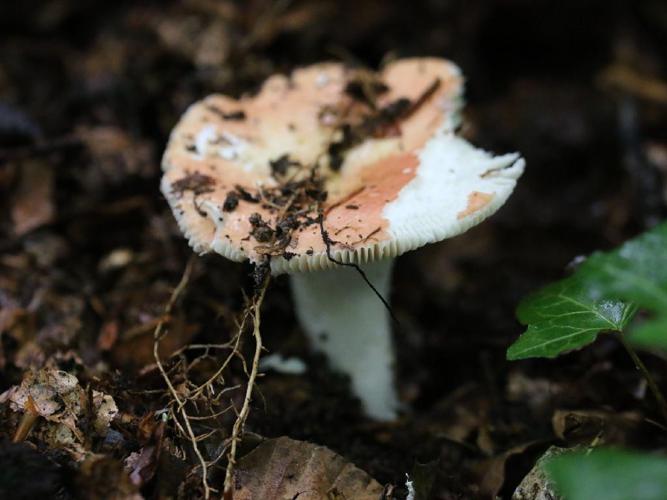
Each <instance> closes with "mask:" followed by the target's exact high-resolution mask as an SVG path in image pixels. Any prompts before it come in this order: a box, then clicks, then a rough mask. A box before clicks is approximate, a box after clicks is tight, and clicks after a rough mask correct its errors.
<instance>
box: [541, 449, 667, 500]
mask: <svg viewBox="0 0 667 500" xmlns="http://www.w3.org/2000/svg"><path fill="white" fill-rule="evenodd" d="M545 468H546V470H547V473H548V474H549V476H550V477H551V479H552V480H553V481H554V483H555V484H556V488H557V490H558V492H559V493H560V494H561V495H563V497H564V498H567V499H568V500H591V499H592V498H604V499H605V500H664V499H666V498H667V458H663V457H658V456H652V455H645V454H639V453H634V452H627V451H620V450H603V449H600V450H595V451H593V452H591V453H589V454H586V453H568V454H566V455H561V456H559V457H555V458H553V459H551V460H549V461H548V462H547V464H546V466H545Z"/></svg>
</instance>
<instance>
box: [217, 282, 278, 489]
mask: <svg viewBox="0 0 667 500" xmlns="http://www.w3.org/2000/svg"><path fill="white" fill-rule="evenodd" d="M270 280H271V276H270V275H269V276H267V277H266V278H265V279H264V283H263V284H262V286H261V288H260V289H259V290H258V291H257V292H256V294H255V299H254V301H253V304H252V326H253V332H252V333H253V337H254V338H255V354H254V356H253V359H252V368H251V370H250V375H249V377H248V385H247V386H246V391H245V398H244V399H243V406H242V407H241V411H240V412H239V414H238V416H237V418H236V421H235V422H234V427H233V428H232V435H231V438H230V439H231V444H230V447H229V453H228V454H227V470H226V472H225V489H224V493H223V498H224V499H225V500H232V489H233V486H234V484H233V482H234V466H235V465H236V446H237V443H238V441H239V440H240V436H241V434H242V433H243V427H244V425H245V421H246V419H247V418H248V413H249V412H250V401H251V400H252V391H253V388H254V386H255V380H256V379H257V372H258V371H259V357H260V355H261V353H262V335H261V331H260V324H261V315H260V310H261V307H262V302H263V301H264V294H265V293H266V289H267V288H268V287H269V282H270Z"/></svg>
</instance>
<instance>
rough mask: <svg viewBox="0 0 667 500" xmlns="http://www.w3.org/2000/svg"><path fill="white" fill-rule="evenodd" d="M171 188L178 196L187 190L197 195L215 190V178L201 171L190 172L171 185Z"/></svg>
mask: <svg viewBox="0 0 667 500" xmlns="http://www.w3.org/2000/svg"><path fill="white" fill-rule="evenodd" d="M171 190H172V192H173V193H176V194H177V195H178V196H182V195H183V193H185V192H186V191H192V193H193V194H194V195H195V196H198V195H201V194H205V193H210V192H212V191H214V190H215V179H214V178H213V177H211V176H210V175H206V174H202V173H200V172H194V173H188V174H187V175H186V176H185V177H183V178H181V179H179V180H177V181H176V182H174V183H173V184H172V185H171Z"/></svg>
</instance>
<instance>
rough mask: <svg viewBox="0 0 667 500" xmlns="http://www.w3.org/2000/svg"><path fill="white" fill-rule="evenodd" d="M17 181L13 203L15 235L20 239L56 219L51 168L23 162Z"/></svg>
mask: <svg viewBox="0 0 667 500" xmlns="http://www.w3.org/2000/svg"><path fill="white" fill-rule="evenodd" d="M20 179H21V180H20V182H19V185H18V188H17V189H16V191H15V194H14V199H13V200H12V222H13V223H14V233H15V234H16V235H19V236H21V235H23V234H26V233H28V232H30V231H32V230H33V229H35V228H37V227H39V226H41V225H43V224H46V223H48V222H50V221H51V220H53V217H54V216H55V207H54V205H53V183H54V175H53V170H52V168H51V167H50V166H49V165H48V164H46V163H44V162H43V161H39V160H31V161H26V162H24V163H23V164H22V165H21V175H20Z"/></svg>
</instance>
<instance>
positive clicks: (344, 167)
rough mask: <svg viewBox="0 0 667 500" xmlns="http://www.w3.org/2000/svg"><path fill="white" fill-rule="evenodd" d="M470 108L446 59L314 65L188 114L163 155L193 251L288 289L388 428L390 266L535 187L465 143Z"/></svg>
mask: <svg viewBox="0 0 667 500" xmlns="http://www.w3.org/2000/svg"><path fill="white" fill-rule="evenodd" d="M462 92H463V79H462V76H461V72H460V70H459V69H458V67H457V66H455V65H454V64H452V63H451V62H449V61H445V60H442V59H435V58H416V59H403V60H398V61H395V62H393V63H391V64H389V65H388V66H386V67H385V68H384V69H383V70H382V71H381V72H380V73H378V74H373V73H370V72H366V71H360V70H352V69H349V68H346V67H344V66H343V65H341V64H335V63H326V64H317V65H314V66H310V67H306V68H303V69H299V70H296V71H295V72H294V73H293V74H292V75H291V77H286V76H282V75H278V76H273V77H271V78H269V79H268V80H267V81H266V82H265V83H264V85H263V87H262V89H261V91H260V92H259V93H258V94H257V95H255V96H244V97H242V98H240V99H239V100H235V99H232V98H230V97H227V96H223V95H212V96H209V97H207V98H205V99H204V100H202V101H200V102H198V103H196V104H194V105H192V106H191V107H190V108H189V109H188V110H187V112H186V113H185V114H184V116H183V117H182V119H181V121H180V122H179V124H178V125H177V126H176V128H175V129H174V131H173V132H172V134H171V137H170V140H169V144H168V147H167V150H166V152H165V154H164V158H163V163H162V166H163V170H164V177H163V179H162V186H161V188H162V192H163V193H164V195H165V197H166V198H167V200H168V201H169V204H170V205H171V208H172V210H173V212H174V214H175V216H176V219H177V220H178V223H179V226H180V228H181V230H182V232H183V233H184V234H185V235H186V237H187V238H188V240H189V242H190V245H191V246H192V247H193V248H194V250H195V251H196V252H199V253H207V252H215V253H218V254H220V255H223V256H224V257H227V258H228V259H231V260H234V261H242V260H246V259H248V260H250V261H251V262H254V263H256V264H260V265H264V266H267V267H268V266H270V270H271V272H272V273H273V274H280V273H289V274H291V275H292V276H291V285H292V290H293V296H294V302H295V305H296V312H297V316H298V319H299V321H300V322H301V325H302V327H303V329H304V330H305V332H306V334H307V335H308V337H309V339H310V341H311V343H312V344H313V346H314V347H315V348H316V349H318V350H320V351H323V352H324V353H325V354H326V355H327V356H328V359H329V361H330V362H331V364H332V365H333V366H334V367H335V368H336V369H339V370H341V371H343V372H345V373H346V374H348V375H349V376H350V378H351V383H352V388H353V390H354V392H355V393H356V394H357V395H358V397H359V398H360V399H361V401H362V403H363V406H364V409H365V411H366V413H367V414H368V415H369V416H371V417H374V418H376V419H381V420H390V419H393V418H395V416H396V414H397V409H398V406H399V404H398V397H397V395H396V391H395V389H394V384H393V376H392V374H393V370H392V368H393V363H394V355H393V349H392V341H391V321H390V315H389V312H388V309H387V307H385V305H386V304H383V303H382V301H381V300H380V298H379V297H378V294H379V295H380V296H381V297H388V295H389V293H390V291H391V270H392V264H393V260H394V258H395V257H397V256H398V255H401V254H402V253H404V252H407V251H409V250H413V249H416V248H419V247H421V246H423V245H426V244H428V243H433V242H437V241H441V240H443V239H445V238H450V237H452V236H456V235H458V234H460V233H462V232H464V231H466V230H467V229H469V228H470V227H472V226H474V225H476V224H478V223H480V222H481V221H482V220H484V219H485V218H486V217H488V216H490V215H491V214H493V213H494V212H495V211H496V210H498V209H499V208H500V207H501V206H502V205H503V204H504V203H505V201H506V200H507V198H508V197H509V195H510V194H511V192H512V190H513V189H514V186H515V184H516V181H517V179H518V178H519V176H520V175H521V173H522V172H523V168H524V161H523V159H522V158H521V157H520V156H519V155H518V154H508V155H503V156H497V157H494V156H492V155H491V154H489V153H486V152H484V151H482V150H479V149H476V148H474V147H473V146H471V145H470V144H469V143H468V142H466V141H465V140H464V139H462V138H460V137H457V136H456V135H455V130H456V128H457V126H458V124H459V121H460V116H459V112H460V108H461V106H462ZM360 271H361V273H360ZM361 274H363V275H364V276H365V277H366V279H367V280H364V279H362V276H361ZM369 283H370V284H372V285H373V286H372V287H371V286H369Z"/></svg>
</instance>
